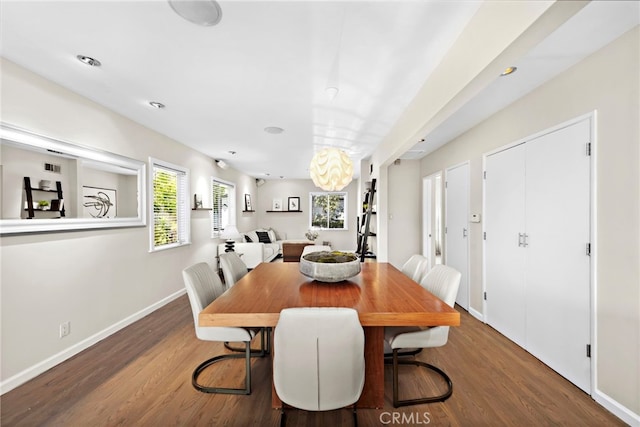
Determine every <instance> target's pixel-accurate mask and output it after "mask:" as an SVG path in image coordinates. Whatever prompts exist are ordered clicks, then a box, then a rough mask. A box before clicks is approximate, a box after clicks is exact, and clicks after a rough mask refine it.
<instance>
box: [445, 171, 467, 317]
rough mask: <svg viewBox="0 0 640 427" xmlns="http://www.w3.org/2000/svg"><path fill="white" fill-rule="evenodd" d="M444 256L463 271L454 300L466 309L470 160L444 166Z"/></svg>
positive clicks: (457, 268)
mask: <svg viewBox="0 0 640 427" xmlns="http://www.w3.org/2000/svg"><path fill="white" fill-rule="evenodd" d="M445 182H446V184H445V246H444V247H445V257H444V258H445V260H444V264H446V265H448V266H450V267H453V268H455V269H456V270H458V271H459V272H460V273H461V274H462V278H461V279H460V288H459V289H458V295H457V297H456V303H458V305H460V307H462V308H464V309H465V310H469V163H464V164H462V165H459V166H454V167H453V168H451V169H447V170H446V175H445Z"/></svg>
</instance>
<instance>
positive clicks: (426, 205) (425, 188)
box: [422, 177, 433, 269]
mask: <svg viewBox="0 0 640 427" xmlns="http://www.w3.org/2000/svg"><path fill="white" fill-rule="evenodd" d="M432 187H433V182H432V180H431V178H430V177H426V178H423V179H422V255H423V256H425V257H427V259H428V260H429V269H431V259H432V258H433V256H432V254H431V252H432V251H431V247H432V246H433V245H432V236H433V231H432V225H431V222H432V221H431V217H432V216H431V209H432V206H433V204H432V201H431V198H432V195H433V191H432Z"/></svg>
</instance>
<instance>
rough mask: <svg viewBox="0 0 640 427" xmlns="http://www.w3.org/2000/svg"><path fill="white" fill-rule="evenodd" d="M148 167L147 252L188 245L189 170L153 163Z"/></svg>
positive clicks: (160, 162) (189, 240)
mask: <svg viewBox="0 0 640 427" xmlns="http://www.w3.org/2000/svg"><path fill="white" fill-rule="evenodd" d="M151 164H152V165H153V167H152V170H151V174H152V176H151V180H150V181H151V183H152V184H153V187H152V191H151V198H152V200H151V202H150V203H149V204H150V205H151V207H152V209H153V212H152V214H151V220H152V221H153V227H150V234H151V236H150V243H151V250H152V251H156V250H160V249H167V248H172V247H176V246H181V245H186V244H189V243H191V233H190V229H189V228H190V219H191V218H190V216H189V197H188V194H189V188H188V183H189V170H188V169H185V168H182V167H180V166H176V165H172V164H170V163H166V162H163V161H160V160H156V159H151Z"/></svg>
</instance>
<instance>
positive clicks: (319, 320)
mask: <svg viewBox="0 0 640 427" xmlns="http://www.w3.org/2000/svg"><path fill="white" fill-rule="evenodd" d="M273 344H274V359H273V385H274V387H275V390H276V393H277V394H278V397H279V398H280V399H281V400H282V402H283V405H282V409H281V417H280V425H281V426H283V425H284V424H285V422H286V415H285V411H284V406H285V404H286V405H289V406H292V407H295V408H298V409H303V410H306V411H329V410H333V409H339V408H344V407H346V406H350V405H353V419H354V422H355V424H356V425H357V423H358V418H357V413H356V405H355V403H356V402H357V401H358V399H359V398H360V395H361V394H362V389H363V387H364V377H365V371H364V367H365V366H364V331H363V329H362V326H361V325H360V321H359V320H358V312H357V311H355V310H354V309H351V308H337V307H305V308H288V309H284V310H282V311H281V312H280V318H279V320H278V324H277V325H276V329H275V331H274V342H273Z"/></svg>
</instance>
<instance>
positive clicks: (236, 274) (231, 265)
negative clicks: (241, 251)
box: [220, 252, 249, 288]
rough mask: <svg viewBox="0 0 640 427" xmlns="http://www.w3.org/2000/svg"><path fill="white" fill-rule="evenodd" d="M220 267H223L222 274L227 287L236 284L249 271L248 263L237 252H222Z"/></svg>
mask: <svg viewBox="0 0 640 427" xmlns="http://www.w3.org/2000/svg"><path fill="white" fill-rule="evenodd" d="M220 268H222V275H223V277H224V283H225V285H226V287H227V288H230V287H232V286H233V285H235V284H236V282H237V281H238V280H240V279H242V277H244V275H245V274H247V272H248V271H249V270H248V269H247V265H246V264H245V263H244V262H243V261H242V260H241V259H240V256H239V255H238V254H237V253H236V252H225V253H222V254H220Z"/></svg>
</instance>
